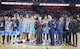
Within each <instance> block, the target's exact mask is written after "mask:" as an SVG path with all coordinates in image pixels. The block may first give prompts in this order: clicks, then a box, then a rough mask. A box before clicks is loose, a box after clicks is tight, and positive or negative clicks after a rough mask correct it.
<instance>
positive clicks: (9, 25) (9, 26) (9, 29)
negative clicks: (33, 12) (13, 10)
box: [6, 21, 12, 36]
mask: <svg viewBox="0 0 80 49" xmlns="http://www.w3.org/2000/svg"><path fill="white" fill-rule="evenodd" d="M6 35H9V36H11V35H12V22H11V21H10V22H9V21H7V23H6Z"/></svg>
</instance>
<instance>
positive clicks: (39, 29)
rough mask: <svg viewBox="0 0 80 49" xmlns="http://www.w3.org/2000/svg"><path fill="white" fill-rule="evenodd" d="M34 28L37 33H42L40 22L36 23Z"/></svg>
mask: <svg viewBox="0 0 80 49" xmlns="http://www.w3.org/2000/svg"><path fill="white" fill-rule="evenodd" d="M35 28H36V30H37V32H42V22H41V23H40V21H37V22H36V23H35Z"/></svg>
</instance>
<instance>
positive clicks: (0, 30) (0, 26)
mask: <svg viewBox="0 0 80 49" xmlns="http://www.w3.org/2000/svg"><path fill="white" fill-rule="evenodd" d="M4 26H5V22H4V21H3V17H2V16H1V17H0V36H1V41H0V42H1V43H4Z"/></svg>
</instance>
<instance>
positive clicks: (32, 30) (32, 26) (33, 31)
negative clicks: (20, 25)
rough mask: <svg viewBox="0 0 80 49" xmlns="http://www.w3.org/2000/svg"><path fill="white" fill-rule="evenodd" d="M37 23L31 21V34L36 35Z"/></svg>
mask: <svg viewBox="0 0 80 49" xmlns="http://www.w3.org/2000/svg"><path fill="white" fill-rule="evenodd" d="M34 25H35V22H33V21H32V20H31V21H30V34H35V28H34Z"/></svg>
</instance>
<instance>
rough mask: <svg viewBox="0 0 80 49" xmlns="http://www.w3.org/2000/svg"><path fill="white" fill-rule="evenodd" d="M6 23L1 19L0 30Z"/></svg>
mask: <svg viewBox="0 0 80 49" xmlns="http://www.w3.org/2000/svg"><path fill="white" fill-rule="evenodd" d="M4 24H5V22H4V21H0V30H4Z"/></svg>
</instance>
